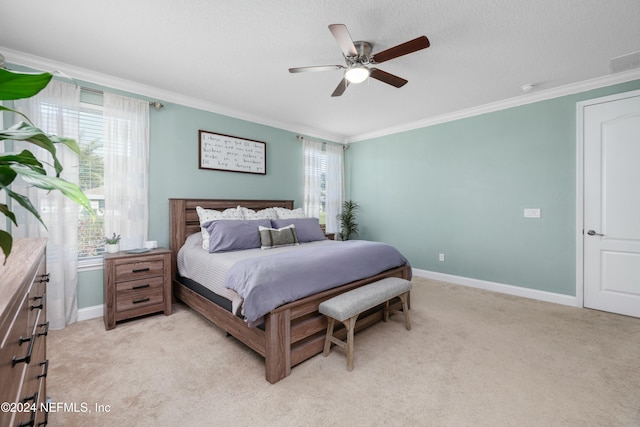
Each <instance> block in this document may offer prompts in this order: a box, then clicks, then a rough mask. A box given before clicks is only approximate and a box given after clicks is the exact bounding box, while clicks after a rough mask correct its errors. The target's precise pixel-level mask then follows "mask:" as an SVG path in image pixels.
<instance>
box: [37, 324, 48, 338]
mask: <svg viewBox="0 0 640 427" xmlns="http://www.w3.org/2000/svg"><path fill="white" fill-rule="evenodd" d="M43 326H44V332H40V333H39V334H38V336H39V337H41V336H45V337H46V336H47V335H49V321H48V320H47V323H40V324H39V325H38V327H39V328H41V327H43Z"/></svg>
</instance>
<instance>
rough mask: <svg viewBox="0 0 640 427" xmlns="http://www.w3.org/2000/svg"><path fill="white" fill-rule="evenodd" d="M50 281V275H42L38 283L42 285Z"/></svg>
mask: <svg viewBox="0 0 640 427" xmlns="http://www.w3.org/2000/svg"><path fill="white" fill-rule="evenodd" d="M48 281H49V273H47V274H42V275H40V280H38V282H40V283H46V282H48Z"/></svg>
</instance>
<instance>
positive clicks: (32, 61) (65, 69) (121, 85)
mask: <svg viewBox="0 0 640 427" xmlns="http://www.w3.org/2000/svg"><path fill="white" fill-rule="evenodd" d="M0 51H1V52H2V53H3V55H4V57H5V61H6V62H7V63H11V64H15V65H20V66H23V67H28V68H31V69H34V70H39V71H47V72H50V73H52V74H54V75H56V76H58V77H66V78H69V79H72V80H79V81H83V82H87V83H93V84H96V85H100V86H104V87H108V88H112V89H117V90H121V91H124V92H129V93H131V94H133V95H137V96H141V97H145V98H150V99H149V100H155V99H159V100H161V101H163V102H166V103H173V104H179V105H183V106H185V107H191V108H195V109H198V110H203V111H209V112H211V113H216V114H221V115H224V116H228V117H231V118H234V119H240V120H246V121H249V122H252V123H257V124H261V125H265V126H270V127H274V128H278V129H282V130H286V131H290V132H293V133H302V134H305V135H308V136H311V137H315V138H320V139H326V140H329V141H335V142H341V141H344V140H345V136H344V135H339V134H334V133H328V132H325V131H321V130H319V129H314V128H305V127H301V126H298V127H295V126H293V125H292V124H291V123H284V122H279V121H275V120H265V119H264V117H257V116H253V115H250V114H246V113H245V112H242V111H238V110H234V109H231V108H228V107H225V106H223V105H220V104H216V103H213V102H209V101H205V100H203V99H199V98H194V97H189V96H185V95H182V94H179V93H176V92H172V91H168V90H165V89H160V88H158V87H154V86H149V85H146V84H143V83H139V82H135V81H131V80H126V79H122V78H119V77H114V76H111V75H108V74H104V73H100V72H97V71H93V70H88V69H86V68H81V67H76V66H73V65H69V64H64V63H61V62H57V61H53V60H50V59H47V58H43V57H39V56H35V55H30V54H27V53H24V52H20V51H17V50H13V49H9V48H6V47H1V46H0Z"/></svg>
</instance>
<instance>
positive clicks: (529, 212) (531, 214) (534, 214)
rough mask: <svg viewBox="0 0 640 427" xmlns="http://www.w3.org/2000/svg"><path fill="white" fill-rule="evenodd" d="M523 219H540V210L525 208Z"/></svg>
mask: <svg viewBox="0 0 640 427" xmlns="http://www.w3.org/2000/svg"><path fill="white" fill-rule="evenodd" d="M524 217H525V218H540V209H531V208H525V210H524Z"/></svg>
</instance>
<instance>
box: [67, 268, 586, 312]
mask: <svg viewBox="0 0 640 427" xmlns="http://www.w3.org/2000/svg"><path fill="white" fill-rule="evenodd" d="M413 275H414V276H418V277H424V278H425V279H433V280H438V281H441V282H447V283H453V284H454V285H462V286H469V287H472V288H478V289H484V290H487V291H493V292H500V293H503V294H507V295H514V296H518V297H524V298H531V299H536V300H540V301H546V302H553V303H556V304H562V305H569V306H572V307H582V306H581V305H579V304H578V301H577V298H576V297H572V296H570V295H562V294H556V293H553V292H547V291H540V290H537V289H530V288H523V287H520V286H513V285H506V284H504V283H496V282H489V281H486V280H479V279H473V278H470V277H463V276H455V275H453V274H445V273H438V272H436V271H429V270H421V269H419V268H414V269H413ZM103 314H104V305H103V304H100V305H94V306H91V307H85V308H80V309H78V322H81V321H83V320H89V319H95V318H98V317H102V316H103Z"/></svg>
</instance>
